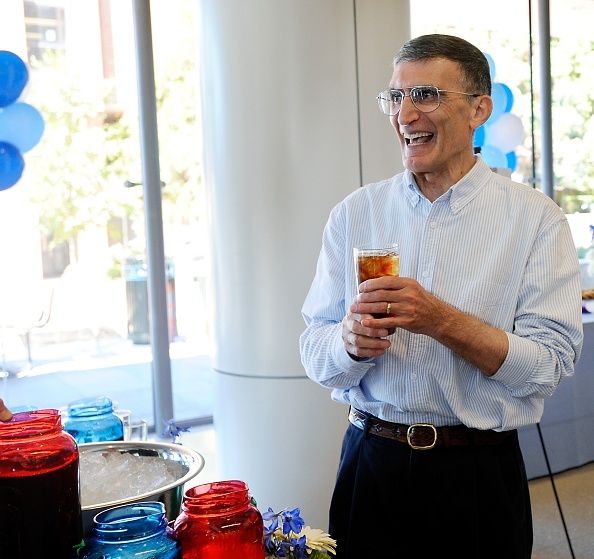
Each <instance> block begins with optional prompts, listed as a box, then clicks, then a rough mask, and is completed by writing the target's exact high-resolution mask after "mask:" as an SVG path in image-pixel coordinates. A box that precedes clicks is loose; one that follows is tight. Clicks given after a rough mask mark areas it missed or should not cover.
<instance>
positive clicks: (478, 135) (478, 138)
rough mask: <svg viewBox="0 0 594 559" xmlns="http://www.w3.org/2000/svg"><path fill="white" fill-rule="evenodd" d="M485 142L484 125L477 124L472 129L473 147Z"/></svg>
mask: <svg viewBox="0 0 594 559" xmlns="http://www.w3.org/2000/svg"><path fill="white" fill-rule="evenodd" d="M484 143H485V126H484V125H483V126H479V127H478V128H477V129H476V130H475V131H474V143H473V146H474V147H481V146H482V145H483V144H484Z"/></svg>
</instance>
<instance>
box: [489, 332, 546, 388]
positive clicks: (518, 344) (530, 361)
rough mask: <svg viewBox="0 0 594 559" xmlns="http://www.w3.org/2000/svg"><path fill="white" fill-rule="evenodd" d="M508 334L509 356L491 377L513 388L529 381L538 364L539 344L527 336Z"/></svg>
mask: <svg viewBox="0 0 594 559" xmlns="http://www.w3.org/2000/svg"><path fill="white" fill-rule="evenodd" d="M506 334H507V339H508V343H509V349H508V352H507V357H506V358H505V361H504V362H503V364H502V365H501V367H499V370H498V371H497V372H496V373H495V374H494V375H492V376H491V377H490V378H491V379H493V380H496V381H499V382H501V383H502V384H504V385H505V386H507V387H509V388H510V389H512V390H513V389H515V388H519V387H520V386H522V385H523V384H525V383H526V382H528V381H529V379H530V377H531V376H532V372H533V371H534V370H535V368H536V367H537V366H538V346H537V345H536V344H535V343H534V342H531V341H530V340H528V339H526V338H521V337H520V336H514V335H513V334H510V333H509V332H506Z"/></svg>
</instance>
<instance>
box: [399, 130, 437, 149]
mask: <svg viewBox="0 0 594 559" xmlns="http://www.w3.org/2000/svg"><path fill="white" fill-rule="evenodd" d="M403 136H404V141H405V142H406V145H407V146H416V145H420V144H426V143H427V142H429V141H430V140H431V138H433V134H431V133H430V132H412V133H410V134H403Z"/></svg>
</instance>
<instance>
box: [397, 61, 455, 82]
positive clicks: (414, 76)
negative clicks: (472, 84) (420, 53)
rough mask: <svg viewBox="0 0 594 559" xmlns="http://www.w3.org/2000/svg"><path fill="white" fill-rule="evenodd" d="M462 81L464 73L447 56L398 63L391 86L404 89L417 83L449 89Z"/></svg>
mask: <svg viewBox="0 0 594 559" xmlns="http://www.w3.org/2000/svg"><path fill="white" fill-rule="evenodd" d="M461 82H462V74H461V72H460V67H459V65H458V63H457V62H454V61H453V60H448V59H446V58H430V59H427V60H415V61H412V62H400V63H398V64H396V65H395V66H394V72H393V73H392V79H391V80H390V87H391V88H394V89H402V88H408V87H413V86H415V85H435V86H437V87H439V88H441V89H449V88H453V87H459V86H460V84H461Z"/></svg>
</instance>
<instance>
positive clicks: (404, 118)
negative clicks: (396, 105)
mask: <svg viewBox="0 0 594 559" xmlns="http://www.w3.org/2000/svg"><path fill="white" fill-rule="evenodd" d="M418 116H419V109H417V107H415V104H414V103H413V102H412V99H411V98H410V95H407V96H406V97H403V98H402V102H401V103H400V110H399V111H398V122H399V123H400V124H409V123H410V122H412V121H413V120H416V119H417V118H418Z"/></svg>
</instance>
